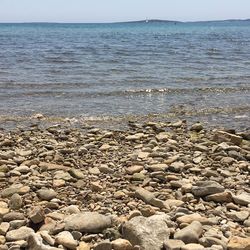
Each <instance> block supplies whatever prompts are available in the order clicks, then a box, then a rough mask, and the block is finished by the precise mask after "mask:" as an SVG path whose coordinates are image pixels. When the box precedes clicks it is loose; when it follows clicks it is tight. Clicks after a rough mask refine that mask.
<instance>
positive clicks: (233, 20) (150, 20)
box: [0, 18, 250, 24]
mask: <svg viewBox="0 0 250 250" xmlns="http://www.w3.org/2000/svg"><path fill="white" fill-rule="evenodd" d="M239 21H242V22H244V21H250V18H248V19H225V20H207V21H206V20H203V21H178V20H176V21H175V20H164V19H144V20H135V21H118V22H56V21H55V22H32V21H31V22H0V24H29V23H30V24H46V23H47V24H53V23H54V24H122V23H212V22H239Z"/></svg>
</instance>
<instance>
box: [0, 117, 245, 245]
mask: <svg viewBox="0 0 250 250" xmlns="http://www.w3.org/2000/svg"><path fill="white" fill-rule="evenodd" d="M46 119H47V118H46V117H44V118H43V120H42V121H40V120H38V121H37V124H36V126H31V127H30V128H29V127H27V126H26V127H25V128H18V127H17V128H16V129H15V130H13V131H11V130H9V131H8V132H6V131H2V133H1V134H0V145H1V147H0V178H1V187H0V196H1V200H0V221H1V223H0V250H1V249H12V250H13V249H24V248H27V249H33V250H56V249H66V248H67V249H78V250H79V249H80V250H90V249H97V250H98V249H99V250H100V249H101V250H103V249H104V250H105V249H112V250H119V249H121V250H126V249H127V250H139V249H140V250H148V249H150V250H161V249H162V248H163V247H164V248H165V249H179V250H181V249H204V248H205V249H207V250H208V249H211V250H215V249H217V250H226V249H229V250H230V249H235V250H236V249H237V250H238V249H249V248H250V244H249V232H250V222H249V220H250V219H249V213H250V210H249V206H250V205H249V204H250V189H249V185H248V184H249V178H248V177H249V176H248V175H249V171H250V163H249V159H250V141H249V138H248V134H249V132H247V131H243V132H241V133H238V132H236V131H234V130H227V131H224V130H221V129H220V130H213V131H210V130H208V129H206V128H205V127H204V126H203V125H202V124H201V123H199V122H197V123H195V124H193V125H191V128H190V130H188V129H187V128H188V127H190V126H187V123H186V121H177V122H176V123H173V122H165V121H162V122H146V123H143V124H139V123H135V122H128V128H125V129H123V130H114V129H112V131H111V130H104V129H101V128H96V127H94V126H92V125H88V124H85V123H84V124H83V125H81V126H79V127H78V125H77V126H75V125H76V124H75V122H79V121H75V120H74V119H66V120H65V121H66V123H65V124H64V123H59V124H54V123H53V122H52V124H54V125H51V126H50V125H48V124H47V121H46ZM73 120H74V125H73V123H72V121H73ZM41 122H42V123H41ZM48 123H49V122H48ZM80 127H81V128H80ZM34 232H36V233H34Z"/></svg>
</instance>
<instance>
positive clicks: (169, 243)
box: [164, 240, 185, 250]
mask: <svg viewBox="0 0 250 250" xmlns="http://www.w3.org/2000/svg"><path fill="white" fill-rule="evenodd" d="M184 245H185V243H184V242H183V241H182V240H166V241H165V242H164V249H165V250H180V249H181V247H183V246H184Z"/></svg>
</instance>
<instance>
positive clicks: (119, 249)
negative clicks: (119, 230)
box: [111, 239, 134, 250]
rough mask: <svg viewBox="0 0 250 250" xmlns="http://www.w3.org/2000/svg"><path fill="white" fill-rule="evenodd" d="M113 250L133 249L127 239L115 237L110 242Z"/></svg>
mask: <svg viewBox="0 0 250 250" xmlns="http://www.w3.org/2000/svg"><path fill="white" fill-rule="evenodd" d="M111 243H112V249H113V250H133V249H134V248H133V246H132V245H131V243H130V242H129V241H128V240H124V239H117V240H114V241H112V242H111Z"/></svg>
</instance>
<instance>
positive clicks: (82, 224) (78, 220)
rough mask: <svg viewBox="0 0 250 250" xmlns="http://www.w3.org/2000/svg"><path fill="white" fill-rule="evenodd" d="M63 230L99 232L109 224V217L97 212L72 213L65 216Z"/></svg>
mask: <svg viewBox="0 0 250 250" xmlns="http://www.w3.org/2000/svg"><path fill="white" fill-rule="evenodd" d="M64 222H65V230H67V231H79V232H82V233H100V232H102V231H103V230H104V229H106V228H108V227H110V226H111V219H110V217H107V216H104V215H102V214H99V213H97V212H85V213H80V214H73V215H70V216H68V217H66V218H65V220H64Z"/></svg>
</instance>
